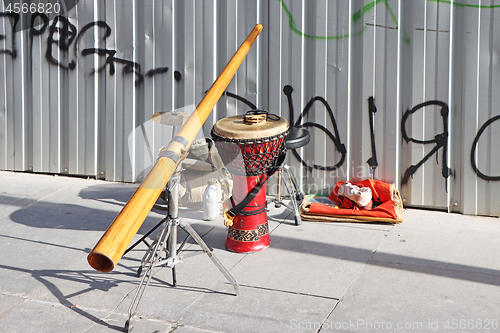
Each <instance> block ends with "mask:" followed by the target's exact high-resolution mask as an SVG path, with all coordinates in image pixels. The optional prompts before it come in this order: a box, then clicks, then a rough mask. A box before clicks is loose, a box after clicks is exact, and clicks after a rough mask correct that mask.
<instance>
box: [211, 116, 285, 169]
mask: <svg viewBox="0 0 500 333" xmlns="http://www.w3.org/2000/svg"><path fill="white" fill-rule="evenodd" d="M288 128H289V124H288V121H287V120H286V119H284V118H280V117H278V120H273V119H271V120H267V121H265V122H263V123H258V124H247V123H245V122H244V121H243V117H242V116H232V117H227V118H223V119H221V120H219V121H218V122H217V123H216V124H215V125H214V126H213V128H212V138H213V140H214V141H215V145H216V147H217V150H218V152H219V155H220V157H221V159H222V161H223V162H224V164H225V166H226V168H227V169H228V170H229V171H230V172H231V173H232V174H234V175H238V176H245V175H248V176H258V175H262V174H264V173H266V172H267V170H269V168H270V167H272V166H273V165H274V161H275V160H276V159H277V158H278V156H279V154H280V153H281V152H282V151H283V149H284V141H285V137H286V135H287V134H288Z"/></svg>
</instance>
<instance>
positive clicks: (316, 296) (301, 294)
mask: <svg viewBox="0 0 500 333" xmlns="http://www.w3.org/2000/svg"><path fill="white" fill-rule="evenodd" d="M238 286H239V287H244V288H251V289H259V290H267V291H275V292H279V293H285V294H292V295H300V296H309V297H315V298H322V299H329V300H333V301H339V299H338V298H336V297H331V296H324V295H315V294H308V293H301V292H298V291H290V290H282V289H274V288H266V287H259V286H251V285H247V284H238Z"/></svg>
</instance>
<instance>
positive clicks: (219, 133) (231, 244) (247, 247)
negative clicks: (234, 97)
mask: <svg viewBox="0 0 500 333" xmlns="http://www.w3.org/2000/svg"><path fill="white" fill-rule="evenodd" d="M288 127H289V125H288V122H287V121H286V119H284V118H280V117H278V116H274V117H273V118H270V117H269V116H266V117H265V120H264V121H260V122H251V121H246V120H245V117H244V116H233V117H228V118H224V119H221V120H219V121H218V122H217V123H216V124H215V125H214V127H213V128H212V138H213V140H214V141H215V145H216V147H217V150H218V152H219V155H220V157H221V159H222V161H223V162H224V164H225V165H226V168H227V169H228V170H229V171H230V172H231V173H232V174H233V206H236V205H237V204H238V203H239V202H241V201H242V200H243V199H245V197H246V196H247V194H248V192H250V191H251V190H252V189H253V188H254V186H255V185H256V184H258V183H259V182H262V181H264V180H265V179H266V177H267V175H266V173H267V171H268V170H269V169H270V168H272V167H273V166H274V164H275V162H276V159H277V158H278V156H279V155H280V154H281V153H282V152H283V149H284V140H285V137H286V135H287V134H288ZM270 243H271V241H270V238H269V227H268V223H267V213H266V184H265V183H264V185H263V186H262V188H261V189H260V191H259V192H258V193H257V195H256V196H255V197H254V198H253V199H252V201H250V203H249V204H248V205H247V207H245V208H244V209H243V210H242V211H241V212H240V213H239V214H237V215H236V216H235V218H234V220H233V225H232V226H230V227H229V229H228V235H227V239H226V248H227V249H228V250H230V251H233V252H237V253H250V252H257V251H260V250H262V249H265V248H266V247H268V246H269V245H270Z"/></svg>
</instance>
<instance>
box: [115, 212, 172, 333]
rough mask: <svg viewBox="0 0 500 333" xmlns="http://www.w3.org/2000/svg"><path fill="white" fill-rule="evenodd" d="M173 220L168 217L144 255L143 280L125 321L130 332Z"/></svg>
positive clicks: (127, 330)
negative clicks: (133, 318)
mask: <svg viewBox="0 0 500 333" xmlns="http://www.w3.org/2000/svg"><path fill="white" fill-rule="evenodd" d="M171 224H172V222H171V220H170V219H167V221H166V222H165V225H164V226H163V227H162V228H161V230H160V232H159V233H158V236H157V237H156V240H155V241H154V242H153V244H151V247H150V248H149V250H148V252H147V253H146V254H145V255H144V258H143V260H142V263H141V268H145V270H144V275H143V276H142V279H141V282H140V283H139V286H138V287H137V291H136V292H135V295H134V297H133V298H132V303H131V304H130V307H129V308H128V319H127V321H126V322H125V327H124V328H125V332H130V331H131V330H132V328H133V325H132V323H131V320H132V317H133V316H134V314H135V312H136V310H137V307H138V306H139V303H140V302H141V299H142V295H143V294H144V291H145V290H146V288H147V286H148V285H149V282H150V281H151V277H152V276H153V269H154V267H155V266H156V265H157V264H158V262H159V261H160V254H161V251H162V250H163V249H164V248H165V246H166V242H167V239H168V238H169V236H170V229H171Z"/></svg>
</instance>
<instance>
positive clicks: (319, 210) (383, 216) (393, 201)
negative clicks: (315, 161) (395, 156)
mask: <svg viewBox="0 0 500 333" xmlns="http://www.w3.org/2000/svg"><path fill="white" fill-rule="evenodd" d="M343 183H345V182H343V181H339V182H337V185H336V186H335V188H334V189H333V191H332V193H331V194H330V195H329V197H328V198H329V199H330V200H331V201H333V202H339V200H338V196H337V193H338V189H339V187H340V186H341V185H342V184H343ZM353 185H356V186H358V187H369V188H370V189H371V191H372V198H373V208H372V209H370V210H362V209H361V210H360V209H343V208H339V207H337V206H335V205H331V204H324V203H317V202H309V203H307V207H305V209H301V211H302V212H303V213H305V214H306V215H307V216H308V217H310V219H313V218H314V216H331V217H332V218H333V219H334V220H335V217H339V218H340V217H345V218H352V219H356V220H359V221H360V222H363V221H366V222H368V221H370V222H375V221H377V220H379V221H381V222H391V223H398V222H401V221H402V216H403V206H402V202H401V198H400V195H399V192H398V191H397V190H396V188H395V186H394V184H388V183H384V182H381V181H378V180H374V179H366V180H363V181H360V182H358V183H353ZM339 220H342V219H339Z"/></svg>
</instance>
